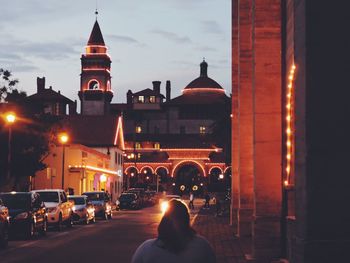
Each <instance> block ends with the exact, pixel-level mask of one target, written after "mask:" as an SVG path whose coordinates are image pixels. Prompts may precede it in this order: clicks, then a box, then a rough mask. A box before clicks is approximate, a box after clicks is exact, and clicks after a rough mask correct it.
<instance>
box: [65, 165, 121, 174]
mask: <svg viewBox="0 0 350 263" xmlns="http://www.w3.org/2000/svg"><path fill="white" fill-rule="evenodd" d="M68 167H69V168H74V169H77V168H80V169H88V170H91V171H95V172H101V173H105V174H112V175H118V172H116V171H113V170H108V169H103V168H99V167H95V166H91V165H68Z"/></svg>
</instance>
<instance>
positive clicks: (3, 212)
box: [0, 198, 9, 248]
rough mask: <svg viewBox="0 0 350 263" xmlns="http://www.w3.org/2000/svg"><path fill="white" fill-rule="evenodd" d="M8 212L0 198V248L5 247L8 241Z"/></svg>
mask: <svg viewBox="0 0 350 263" xmlns="http://www.w3.org/2000/svg"><path fill="white" fill-rule="evenodd" d="M8 216H9V210H8V208H7V207H6V206H5V205H4V203H3V202H2V200H1V198H0V248H5V247H7V243H8V239H9V235H8V233H9V231H8V229H9V221H8Z"/></svg>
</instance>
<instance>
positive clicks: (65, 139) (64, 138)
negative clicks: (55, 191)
mask: <svg viewBox="0 0 350 263" xmlns="http://www.w3.org/2000/svg"><path fill="white" fill-rule="evenodd" d="M58 138H59V141H60V143H61V144H62V185H61V188H62V189H63V190H64V158H65V148H66V147H65V146H66V143H67V142H68V140H69V137H68V135H67V134H66V133H61V134H60V135H59V136H58Z"/></svg>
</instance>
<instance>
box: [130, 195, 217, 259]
mask: <svg viewBox="0 0 350 263" xmlns="http://www.w3.org/2000/svg"><path fill="white" fill-rule="evenodd" d="M164 262H167V263H179V262H181V263H193V262H201V263H215V262H216V259H215V253H214V251H213V249H212V247H211V246H210V244H209V242H208V241H207V240H206V239H205V238H204V237H202V236H200V235H198V234H196V231H195V230H194V229H193V228H192V227H191V225H190V215H189V211H188V208H187V206H186V204H185V203H183V202H182V201H180V200H177V199H172V200H170V201H169V206H168V210H167V211H166V212H165V214H164V215H163V217H162V219H161V221H160V223H159V226H158V238H154V239H149V240H146V241H145V242H143V243H142V244H141V245H140V246H139V247H138V248H137V250H136V251H135V253H134V255H133V257H132V260H131V263H164Z"/></svg>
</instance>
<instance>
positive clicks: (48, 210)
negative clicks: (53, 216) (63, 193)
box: [47, 207, 57, 213]
mask: <svg viewBox="0 0 350 263" xmlns="http://www.w3.org/2000/svg"><path fill="white" fill-rule="evenodd" d="M56 211H57V207H49V208H48V209H47V212H49V213H56Z"/></svg>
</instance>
